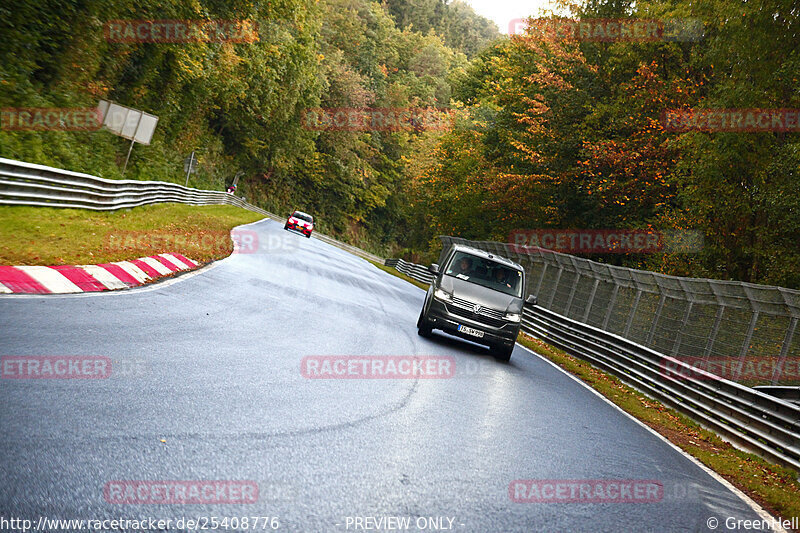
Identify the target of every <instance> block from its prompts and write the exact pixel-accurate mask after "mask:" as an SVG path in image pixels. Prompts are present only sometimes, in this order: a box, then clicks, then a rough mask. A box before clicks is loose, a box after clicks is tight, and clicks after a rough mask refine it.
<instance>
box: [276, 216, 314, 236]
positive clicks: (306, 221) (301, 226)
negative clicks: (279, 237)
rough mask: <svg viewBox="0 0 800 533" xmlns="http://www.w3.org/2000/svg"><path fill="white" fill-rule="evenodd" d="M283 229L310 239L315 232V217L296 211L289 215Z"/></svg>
mask: <svg viewBox="0 0 800 533" xmlns="http://www.w3.org/2000/svg"><path fill="white" fill-rule="evenodd" d="M283 229H288V230H293V231H297V232H300V233H302V234H303V235H305V236H306V237H307V238H309V239H310V238H311V232H312V231H314V217H312V216H311V215H309V214H307V213H303V212H302V211H295V212H294V213H292V214H290V215H289V218H288V219H287V220H286V224H284V226H283Z"/></svg>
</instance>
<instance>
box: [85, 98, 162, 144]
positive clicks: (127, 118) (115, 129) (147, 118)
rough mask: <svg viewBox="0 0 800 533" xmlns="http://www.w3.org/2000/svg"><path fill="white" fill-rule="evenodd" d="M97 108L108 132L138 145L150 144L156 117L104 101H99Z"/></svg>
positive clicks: (156, 120) (156, 122) (156, 121)
mask: <svg viewBox="0 0 800 533" xmlns="http://www.w3.org/2000/svg"><path fill="white" fill-rule="evenodd" d="M97 108H98V109H99V110H100V113H101V115H102V117H103V126H104V127H105V128H106V129H107V130H108V131H110V132H111V133H114V134H116V135H119V136H120V137H123V138H125V139H130V140H132V141H135V142H137V143H139V144H150V140H151V139H152V138H153V133H154V132H155V129H156V124H158V117H157V116H155V115H150V114H148V113H144V112H142V111H139V110H136V109H131V108H128V107H124V106H121V105H119V104H115V103H113V102H108V101H106V100H100V103H99V104H98V105H97Z"/></svg>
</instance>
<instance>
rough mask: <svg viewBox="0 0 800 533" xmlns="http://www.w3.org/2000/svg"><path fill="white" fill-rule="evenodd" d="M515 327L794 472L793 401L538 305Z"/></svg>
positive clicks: (799, 412)
mask: <svg viewBox="0 0 800 533" xmlns="http://www.w3.org/2000/svg"><path fill="white" fill-rule="evenodd" d="M385 264H386V265H387V266H393V267H395V268H396V269H397V270H398V271H400V272H403V273H404V274H406V275H408V276H410V277H411V278H414V279H416V280H418V281H422V282H425V283H430V281H431V279H432V277H433V276H432V275H431V274H430V273H428V272H427V269H425V267H423V266H422V265H416V264H414V263H408V262H406V261H403V260H398V259H387V260H386V262H385ZM420 274H423V275H420ZM522 330H523V331H525V332H526V333H528V334H530V335H532V336H534V337H536V338H538V339H541V340H543V341H545V342H547V343H548V344H551V345H553V346H555V347H557V348H560V349H562V350H564V351H565V352H567V353H570V354H572V355H575V356H577V357H580V358H581V359H584V360H587V361H589V362H591V363H592V364H594V365H595V366H597V367H599V368H602V369H604V370H606V371H608V372H610V373H612V374H614V375H616V376H617V377H619V378H620V379H621V380H622V381H623V382H624V383H626V384H628V385H630V386H632V387H634V388H636V389H638V390H639V391H642V392H644V393H645V394H647V395H649V396H651V397H653V398H656V399H657V400H659V401H661V402H662V403H664V404H665V405H668V406H670V407H673V408H674V409H676V410H678V411H681V412H683V413H685V414H687V415H688V416H690V417H691V418H693V419H695V420H696V421H698V422H700V423H701V424H703V425H705V426H707V427H709V428H711V429H713V430H714V431H716V432H717V433H718V434H720V435H722V436H723V437H725V438H727V439H728V440H730V441H732V442H736V443H737V444H739V445H740V446H741V447H743V448H746V449H748V450H751V451H753V452H755V453H757V454H758V455H761V456H763V457H766V458H768V459H770V460H773V461H777V462H779V463H781V464H784V465H788V466H791V467H793V468H795V469H797V470H798V471H800V406H798V405H795V404H793V403H790V402H789V401H785V400H782V399H779V398H776V397H775V396H772V395H768V394H765V393H763V392H761V391H759V390H756V389H753V388H750V387H746V386H744V385H740V384H738V383H735V382H733V381H729V380H726V379H722V378H720V377H718V376H715V375H713V374H710V373H708V372H704V371H702V370H698V369H696V368H693V367H692V366H691V365H688V364H686V363H684V362H682V361H680V360H679V359H676V358H674V357H671V356H667V355H664V354H661V353H659V352H657V351H655V350H653V349H651V348H648V347H646V346H642V345H640V344H637V343H635V342H633V341H631V340H628V339H625V338H623V337H621V336H619V335H615V334H614V333H610V332H607V331H603V330H602V329H599V328H597V327H594V326H591V325H588V324H584V323H581V322H579V321H577V320H573V319H571V318H568V317H565V316H563V315H560V314H558V313H556V312H554V311H551V310H548V309H545V308H544V307H540V306H531V305H528V304H526V305H525V308H524V310H523V318H522Z"/></svg>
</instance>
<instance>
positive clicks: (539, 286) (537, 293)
mask: <svg viewBox="0 0 800 533" xmlns="http://www.w3.org/2000/svg"><path fill="white" fill-rule="evenodd" d="M542 265H544V267H543V268H542V275H541V276H540V277H539V283H537V284H536V296H539V293H540V292H541V290H542V282H543V281H544V275H545V274H546V273H547V263H546V262H543V263H542Z"/></svg>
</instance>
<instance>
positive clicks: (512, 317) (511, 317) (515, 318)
mask: <svg viewBox="0 0 800 533" xmlns="http://www.w3.org/2000/svg"><path fill="white" fill-rule="evenodd" d="M505 319H506V320H508V321H509V322H519V321H520V315H519V313H506V316H505Z"/></svg>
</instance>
